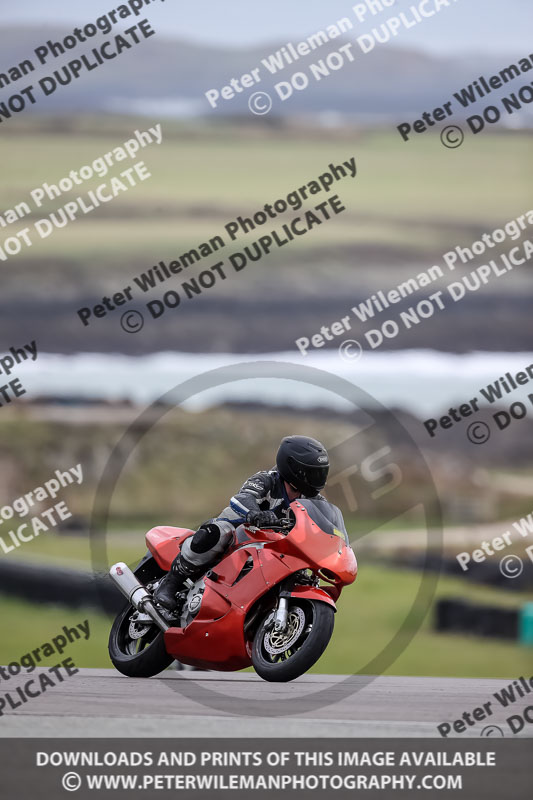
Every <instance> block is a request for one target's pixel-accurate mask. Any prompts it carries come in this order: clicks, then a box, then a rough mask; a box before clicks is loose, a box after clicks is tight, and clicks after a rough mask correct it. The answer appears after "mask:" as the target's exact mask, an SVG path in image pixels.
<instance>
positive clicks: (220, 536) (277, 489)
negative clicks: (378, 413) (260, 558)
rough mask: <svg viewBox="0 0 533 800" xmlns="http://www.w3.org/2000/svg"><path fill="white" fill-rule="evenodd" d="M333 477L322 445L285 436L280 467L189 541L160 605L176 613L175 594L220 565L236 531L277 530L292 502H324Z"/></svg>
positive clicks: (158, 594)
mask: <svg viewBox="0 0 533 800" xmlns="http://www.w3.org/2000/svg"><path fill="white" fill-rule="evenodd" d="M328 472H329V457H328V453H327V451H326V449H325V447H324V446H323V445H322V444H321V443H320V442H319V441H317V440H316V439H313V438H311V437H310V436H296V435H295V436H286V437H285V438H284V439H282V441H281V444H280V446H279V450H278V453H277V456H276V467H275V468H273V469H271V470H268V471H260V472H256V473H255V475H252V477H251V478H248V480H247V481H246V482H245V483H244V484H243V486H242V487H241V489H240V491H239V492H238V493H237V494H236V495H234V496H233V497H232V498H231V500H230V504H229V506H227V508H225V509H224V510H223V511H222V513H221V514H220V516H218V517H215V518H213V519H211V520H208V521H207V522H204V523H203V524H202V525H201V526H200V527H199V528H198V530H197V531H196V533H195V534H194V536H191V537H190V538H188V539H186V540H185V542H184V543H183V546H182V548H181V551H180V553H179V554H178V555H177V556H176V558H175V559H174V561H173V562H172V566H171V569H170V572H169V573H167V575H165V577H164V578H163V580H162V581H161V583H160V584H159V586H158V588H157V589H156V591H155V594H154V598H155V600H156V601H157V602H158V603H159V604H160V605H161V606H163V608H165V609H167V610H168V611H174V610H175V608H176V606H177V600H176V594H177V593H178V592H179V591H181V590H182V589H183V587H184V585H185V581H186V580H187V579H189V578H190V579H192V580H198V578H200V577H201V576H202V575H204V574H205V573H206V572H207V571H208V570H209V569H210V568H211V567H213V566H214V565H215V564H216V563H218V562H219V561H220V560H221V558H222V557H223V555H224V553H225V551H226V550H227V549H228V547H229V546H230V544H231V543H232V541H233V537H234V533H235V527H236V526H237V525H240V524H241V523H243V522H245V523H247V524H248V525H255V526H256V527H258V528H268V527H269V526H270V525H275V524H276V523H277V522H278V521H279V520H280V519H281V518H282V516H283V515H284V512H285V511H286V510H287V509H288V508H289V505H290V503H291V502H292V501H293V500H296V499H298V498H299V497H314V498H316V497H319V496H320V495H319V492H320V491H321V490H322V489H323V488H324V486H325V485H326V480H327V477H328Z"/></svg>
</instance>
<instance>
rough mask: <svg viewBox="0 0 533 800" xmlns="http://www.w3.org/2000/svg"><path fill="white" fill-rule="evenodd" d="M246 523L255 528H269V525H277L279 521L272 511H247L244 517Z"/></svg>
mask: <svg viewBox="0 0 533 800" xmlns="http://www.w3.org/2000/svg"><path fill="white" fill-rule="evenodd" d="M246 522H247V523H248V524H249V525H255V527H256V528H270V526H271V525H279V519H278V518H277V516H276V515H275V514H274V512H273V511H249V512H248V514H247V515H246Z"/></svg>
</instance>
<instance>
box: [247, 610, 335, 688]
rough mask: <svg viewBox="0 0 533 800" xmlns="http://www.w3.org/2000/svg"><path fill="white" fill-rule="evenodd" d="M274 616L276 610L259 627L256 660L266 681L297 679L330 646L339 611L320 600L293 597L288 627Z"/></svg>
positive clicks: (255, 665)
mask: <svg viewBox="0 0 533 800" xmlns="http://www.w3.org/2000/svg"><path fill="white" fill-rule="evenodd" d="M273 617H274V615H273V612H271V613H270V614H268V615H267V616H266V617H265V619H264V620H263V622H262V623H261V625H260V626H259V628H258V630H257V633H256V635H255V637H254V644H253V649H252V664H253V666H254V669H255V671H256V672H257V674H258V675H259V676H260V677H261V678H263V679H264V680H265V681H277V682H287V681H293V680H294V679H295V678H299V677H300V675H303V674H304V673H305V672H307V670H308V669H310V668H311V667H312V666H313V664H315V663H316V662H317V661H318V659H319V658H320V656H321V655H322V653H323V652H324V650H325V649H326V647H327V646H328V643H329V640H330V639H331V635H332V633H333V625H334V622H335V611H334V610H333V608H332V607H331V606H330V605H328V604H327V603H323V602H321V601H319V600H297V601H293V602H291V604H290V606H289V614H288V618H287V627H286V629H285V630H284V631H276V630H275V629H274V626H273Z"/></svg>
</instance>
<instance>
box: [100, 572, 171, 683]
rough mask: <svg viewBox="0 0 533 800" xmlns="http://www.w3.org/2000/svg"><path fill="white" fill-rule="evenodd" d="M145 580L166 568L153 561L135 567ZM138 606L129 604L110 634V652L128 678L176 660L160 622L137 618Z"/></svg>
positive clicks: (150, 674)
mask: <svg viewBox="0 0 533 800" xmlns="http://www.w3.org/2000/svg"><path fill="white" fill-rule="evenodd" d="M135 574H136V576H137V577H138V578H139V580H141V581H143V582H144V583H145V584H147V583H150V582H151V581H154V580H157V579H158V578H160V577H161V576H162V575H163V571H162V570H161V569H160V568H159V567H158V565H157V564H156V563H155V561H153V559H150V560H148V561H147V562H144V563H143V564H142V566H141V567H140V568H138V569H136V570H135ZM135 616H136V610H135V609H134V608H133V606H131V605H127V606H126V607H125V608H123V609H122V611H121V612H120V614H119V615H118V616H117V618H116V619H115V621H114V623H113V627H112V628H111V633H110V634H109V656H110V658H111V661H112V662H113V666H114V667H115V668H116V669H118V671H119V672H121V673H122V674H123V675H126V676H127V677H128V678H152V677H153V676H154V675H159V673H160V672H163V670H165V669H166V668H167V667H169V666H170V665H171V664H172V662H173V661H174V658H173V656H170V655H169V654H168V653H167V651H166V649H165V640H164V633H163V631H162V630H160V629H159V628H158V627H157V625H155V624H154V623H152V624H151V625H143V624H139V623H136V622H135Z"/></svg>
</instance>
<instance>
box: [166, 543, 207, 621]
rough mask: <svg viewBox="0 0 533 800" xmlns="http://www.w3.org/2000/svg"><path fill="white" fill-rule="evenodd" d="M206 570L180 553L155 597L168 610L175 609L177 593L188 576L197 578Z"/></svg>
mask: <svg viewBox="0 0 533 800" xmlns="http://www.w3.org/2000/svg"><path fill="white" fill-rule="evenodd" d="M203 572H204V570H203V568H202V567H200V569H199V568H198V567H196V566H194V565H193V564H191V563H189V562H188V561H187V559H186V558H184V557H183V556H182V554H181V553H178V555H177V556H176V558H175V559H174V561H173V562H172V566H171V568H170V572H169V573H167V575H165V577H164V578H163V580H162V581H161V583H160V584H159V586H158V588H157V589H156V591H155V592H154V599H155V600H156V601H157V602H158V603H159V604H160V605H162V606H163V608H166V609H167V611H174V610H175V609H176V607H177V605H178V601H177V600H176V594H177V593H178V592H179V591H181V589H183V587H184V586H185V581H186V580H187V579H188V578H191V579H192V580H196V579H197V578H199V577H200V576H201V575H202V573H203Z"/></svg>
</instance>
